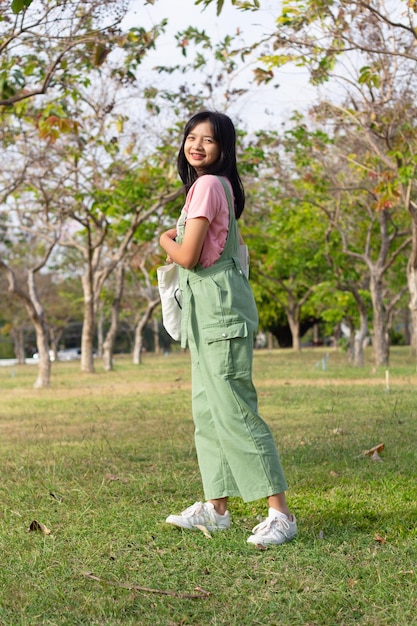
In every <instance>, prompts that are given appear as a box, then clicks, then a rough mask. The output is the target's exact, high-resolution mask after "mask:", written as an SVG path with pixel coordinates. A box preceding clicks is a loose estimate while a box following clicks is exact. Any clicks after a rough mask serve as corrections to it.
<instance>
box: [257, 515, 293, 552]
mask: <svg viewBox="0 0 417 626" xmlns="http://www.w3.org/2000/svg"><path fill="white" fill-rule="evenodd" d="M252 533H253V534H252V535H251V536H250V537H249V538H248V540H247V541H248V543H254V544H255V545H261V546H268V545H277V544H279V543H286V542H287V541H291V539H294V537H295V536H296V535H297V521H296V519H295V516H294V515H290V516H289V517H287V516H286V515H283V514H282V513H281V514H280V513H277V511H275V510H274V509H269V514H268V517H267V518H266V519H265V520H264V521H263V522H261V523H260V524H258V525H257V526H255V528H254V529H253V530H252Z"/></svg>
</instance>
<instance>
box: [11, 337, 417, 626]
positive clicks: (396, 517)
mask: <svg viewBox="0 0 417 626" xmlns="http://www.w3.org/2000/svg"><path fill="white" fill-rule="evenodd" d="M326 354H327V351H326V350H318V349H316V350H304V351H303V352H302V353H301V354H293V353H292V352H289V351H273V352H268V351H262V352H257V353H256V355H255V362H254V368H255V377H256V383H257V387H258V392H259V403H260V409H261V414H262V415H263V416H264V418H265V419H266V420H267V421H268V423H269V424H270V425H271V427H272V429H273V431H274V434H275V436H276V440H277V444H278V448H279V451H280V454H281V459H282V462H283V465H284V468H285V472H286V476H287V479H288V481H289V483H290V490H289V492H288V499H289V503H290V506H291V508H292V510H293V511H294V513H295V514H296V515H297V519H298V524H299V536H298V537H297V539H296V540H295V541H293V542H292V543H290V544H286V545H283V546H277V547H274V548H270V549H268V550H264V551H259V550H257V549H256V548H254V547H253V546H250V545H248V544H247V543H246V538H247V536H248V534H249V533H250V530H251V528H252V527H253V526H254V525H255V524H256V523H257V521H258V519H257V517H258V516H259V515H264V514H265V513H266V504H265V502H263V501H259V502H252V503H246V504H245V503H243V502H242V501H241V500H240V499H237V498H233V499H231V501H230V507H229V508H230V512H231V515H232V520H233V525H232V528H231V530H230V531H228V532H224V533H218V534H214V533H213V538H212V539H207V538H206V537H205V536H204V535H203V534H202V533H200V532H186V531H179V530H177V529H175V528H171V527H170V526H168V525H166V524H165V523H164V519H165V517H166V516H167V515H168V514H169V513H171V512H179V511H180V510H182V509H183V508H185V507H186V506H188V505H189V504H190V503H192V502H194V501H195V500H197V499H201V498H202V491H201V484H200V478H199V472H198V467H197V463H196V458H195V452H194V447H193V425H192V420H191V415H190V367H189V357H188V355H186V354H185V355H184V354H180V353H174V354H171V355H170V356H169V358H164V357H163V356H160V357H155V356H153V355H146V356H145V359H144V364H143V365H142V366H140V367H134V366H133V365H131V363H130V360H129V359H128V358H127V357H124V358H119V359H118V360H117V362H116V369H115V371H114V372H111V373H104V372H103V371H102V370H101V368H100V365H98V366H97V373H96V374H94V375H81V374H80V372H79V364H78V363H55V364H53V376H52V383H53V386H52V389H50V390H34V389H32V384H33V382H34V380H35V377H36V372H35V370H34V368H33V367H31V366H24V367H14V368H0V392H1V400H0V437H1V438H0V467H1V470H2V471H1V481H0V550H1V557H2V558H1V564H2V567H1V568H0V624H2V625H3V624H4V625H7V626H18V625H32V624H33V625H35V624H36V625H38V624H39V625H68V626H74V625H81V624H85V625H100V626H102V625H106V626H113V625H114V626H116V625H119V624H120V625H123V626H124V625H126V626H129V625H138V624H139V625H143V626H148V625H149V626H151V625H152V626H157V625H167V626H174V625H176V626H180V625H181V626H186V625H194V626H219V625H224V626H226V625H227V626H242V625H251V626H252V625H259V626H260V625H270V626H272V625H279V626H281V625H284V626H298V625H300V626H307V625H308V626H313V625H317V626H330V625H331V626H333V625H334V626H336V625H337V626H339V625H342V626H350V625H354V624H360V625H369V626H371V625H372V626H386V625H393V626H394V625H395V626H409V625H410V624H416V623H417V618H416V615H417V596H416V592H415V589H416V582H417V481H416V475H417V467H416V466H417V462H416V452H415V450H416V440H417V401H416V391H417V389H416V388H417V374H416V364H415V360H413V359H412V358H411V357H410V356H409V352H408V350H407V349H405V348H398V349H396V350H393V353H392V357H391V365H390V378H389V390H387V388H386V379H385V369H382V368H374V367H373V365H372V363H371V355H370V354H369V355H367V358H368V363H367V365H366V366H365V367H364V368H362V369H354V368H351V367H349V366H347V365H346V357H345V355H343V354H341V353H338V352H336V351H329V358H328V359H327V357H326ZM322 359H325V360H326V362H325V367H326V369H323V361H322ZM381 442H382V443H384V444H385V449H384V451H383V452H382V453H381V458H382V461H381V462H373V461H371V460H370V459H369V458H368V457H365V456H363V454H362V453H363V451H364V450H367V449H369V448H371V447H373V446H375V445H376V444H379V443H381ZM33 520H37V521H39V522H41V523H43V524H45V525H46V526H47V528H49V529H50V530H51V534H50V535H45V534H43V533H42V532H28V528H29V526H30V524H31V522H32V521H33ZM378 537H380V540H379V541H378V540H376V539H378ZM86 574H91V575H93V576H96V577H98V578H99V579H100V580H101V582H99V581H97V580H94V579H93V578H92V577H91V576H87V575H86ZM120 585H124V587H123V586H120ZM196 588H201V589H203V590H205V591H206V592H207V594H209V595H207V596H204V594H203V593H202V592H200V591H198V589H197V590H196ZM166 592H168V593H166ZM189 595H196V596H199V597H196V598H190V597H187V596H189Z"/></svg>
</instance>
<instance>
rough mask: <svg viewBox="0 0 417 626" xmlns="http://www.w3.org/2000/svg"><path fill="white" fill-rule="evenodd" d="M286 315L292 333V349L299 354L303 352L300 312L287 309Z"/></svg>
mask: <svg viewBox="0 0 417 626" xmlns="http://www.w3.org/2000/svg"><path fill="white" fill-rule="evenodd" d="M286 314H287V320H288V325H289V327H290V331H291V337H292V349H293V350H294V351H295V352H299V351H300V350H301V343H300V320H299V311H298V310H297V309H295V310H290V309H286Z"/></svg>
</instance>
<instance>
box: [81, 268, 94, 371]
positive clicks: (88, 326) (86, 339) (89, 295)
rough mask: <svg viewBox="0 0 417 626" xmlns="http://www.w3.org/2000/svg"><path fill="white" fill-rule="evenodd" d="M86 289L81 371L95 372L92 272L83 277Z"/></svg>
mask: <svg viewBox="0 0 417 626" xmlns="http://www.w3.org/2000/svg"><path fill="white" fill-rule="evenodd" d="M82 285H83V291H84V320H83V329H82V333H81V371H82V372H90V373H93V372H94V359H93V345H94V328H95V310H94V293H93V288H92V285H91V281H90V272H87V273H86V274H84V276H83V277H82Z"/></svg>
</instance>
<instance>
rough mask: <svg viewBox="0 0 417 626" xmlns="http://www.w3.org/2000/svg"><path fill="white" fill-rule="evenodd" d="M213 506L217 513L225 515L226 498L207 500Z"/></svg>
mask: <svg viewBox="0 0 417 626" xmlns="http://www.w3.org/2000/svg"><path fill="white" fill-rule="evenodd" d="M208 502H210V504H212V505H213V506H214V510H215V511H216V513H217V515H225V514H226V513H227V500H226V501H224V500H223V499H221V500H208Z"/></svg>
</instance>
